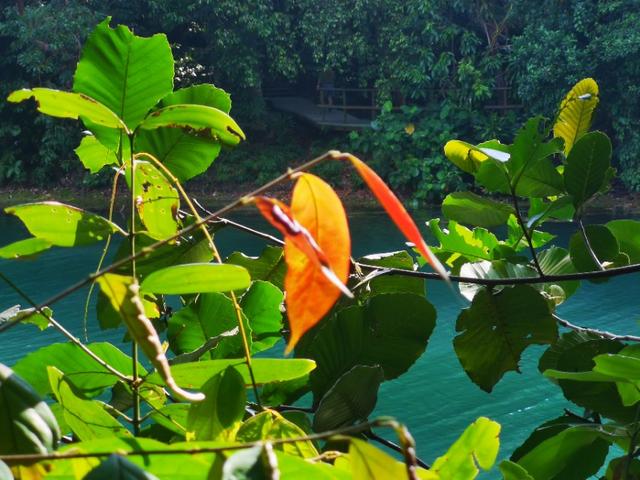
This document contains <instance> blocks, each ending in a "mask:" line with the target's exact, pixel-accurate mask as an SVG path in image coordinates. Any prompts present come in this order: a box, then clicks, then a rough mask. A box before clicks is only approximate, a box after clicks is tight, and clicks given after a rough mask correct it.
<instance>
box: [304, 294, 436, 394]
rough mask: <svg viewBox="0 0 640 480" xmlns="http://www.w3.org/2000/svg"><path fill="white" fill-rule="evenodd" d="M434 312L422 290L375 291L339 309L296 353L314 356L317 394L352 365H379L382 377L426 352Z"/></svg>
mask: <svg viewBox="0 0 640 480" xmlns="http://www.w3.org/2000/svg"><path fill="white" fill-rule="evenodd" d="M435 318H436V312H435V309H434V308H433V306H432V305H431V304H430V303H429V302H428V301H427V300H426V299H425V298H424V296H423V295H413V294H408V293H394V294H384V295H376V296H375V297H372V298H370V299H369V300H368V301H367V302H366V303H365V304H364V305H362V306H359V305H354V306H351V307H348V308H345V309H343V310H340V311H339V312H337V314H336V315H334V316H332V317H331V318H330V319H329V320H328V321H327V322H326V323H324V324H323V325H322V326H321V327H320V328H319V329H318V330H317V331H314V336H313V338H312V339H310V340H309V343H306V341H305V344H304V345H303V344H301V347H302V348H301V349H300V351H296V354H297V355H303V356H309V357H311V358H313V359H315V360H316V361H317V362H318V368H317V370H315V371H314V372H313V373H312V374H311V383H312V387H313V392H314V395H315V400H316V402H318V401H319V400H320V398H321V397H322V396H323V395H324V394H325V392H327V391H328V390H329V389H330V388H331V386H332V385H333V384H334V383H335V382H336V381H337V380H338V378H340V377H341V376H342V375H343V374H345V373H346V372H348V371H349V370H351V368H353V367H354V366H355V365H380V366H381V367H382V369H383V370H384V377H385V380H390V379H393V378H396V377H398V376H399V375H401V374H403V373H404V372H406V371H407V370H408V369H409V367H411V365H413V363H414V362H415V361H416V360H417V359H418V357H420V355H422V353H423V352H424V350H425V348H426V346H427V341H428V340H429V336H430V335H431V332H432V330H433V328H434V326H435Z"/></svg>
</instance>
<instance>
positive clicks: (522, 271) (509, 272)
mask: <svg viewBox="0 0 640 480" xmlns="http://www.w3.org/2000/svg"><path fill="white" fill-rule="evenodd" d="M460 275H461V276H463V277H468V278H483V279H484V278H486V279H499V278H526V277H529V278H531V277H535V276H536V271H535V270H534V269H533V267H530V266H529V265H522V264H518V263H511V262H506V261H504V260H494V261H493V262H487V261H483V262H474V263H465V264H464V265H462V267H461V268H460ZM458 288H459V289H460V293H461V294H462V295H463V296H464V297H465V298H466V299H467V300H469V301H472V300H473V297H475V295H476V293H478V292H479V291H482V290H483V289H484V288H485V287H483V286H482V285H478V284H477V283H464V282H460V283H459V284H458ZM504 288H505V286H503V285H499V286H496V287H493V290H492V291H493V292H494V293H496V292H499V291H502V290H503V289H504Z"/></svg>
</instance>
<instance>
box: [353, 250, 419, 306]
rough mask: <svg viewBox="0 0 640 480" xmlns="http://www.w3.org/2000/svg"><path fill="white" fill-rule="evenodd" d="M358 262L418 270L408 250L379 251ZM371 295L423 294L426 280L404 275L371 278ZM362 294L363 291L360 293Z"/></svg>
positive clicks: (381, 268)
mask: <svg viewBox="0 0 640 480" xmlns="http://www.w3.org/2000/svg"><path fill="white" fill-rule="evenodd" d="M358 263H361V264H364V265H372V266H376V267H380V270H383V271H384V269H385V268H401V269H403V270H417V265H416V264H415V262H414V260H413V257H412V256H411V255H410V254H409V252H407V251H406V250H400V251H398V252H388V253H377V254H373V255H367V256H366V257H361V258H359V259H358ZM368 283H369V293H370V295H379V294H381V293H413V294H416V295H423V294H424V291H425V281H424V280H423V279H421V278H413V277H408V276H403V275H382V276H378V277H374V278H372V279H371V280H369V282H368ZM360 296H362V293H360Z"/></svg>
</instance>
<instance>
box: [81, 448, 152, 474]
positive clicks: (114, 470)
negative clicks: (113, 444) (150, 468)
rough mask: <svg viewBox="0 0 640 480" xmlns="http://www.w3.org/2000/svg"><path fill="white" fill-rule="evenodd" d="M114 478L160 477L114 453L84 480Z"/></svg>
mask: <svg viewBox="0 0 640 480" xmlns="http://www.w3.org/2000/svg"><path fill="white" fill-rule="evenodd" d="M105 478H113V479H118V480H158V477H156V476H155V475H151V474H150V473H148V472H145V471H144V470H143V469H141V468H140V467H138V466H137V465H136V464H134V463H131V462H130V461H129V460H127V459H126V458H124V457H121V456H120V455H116V454H112V455H110V456H109V457H107V459H106V460H103V461H102V463H101V464H100V465H98V466H97V467H96V468H94V469H93V470H91V471H90V472H89V473H88V474H87V475H86V476H85V477H84V480H104V479H105Z"/></svg>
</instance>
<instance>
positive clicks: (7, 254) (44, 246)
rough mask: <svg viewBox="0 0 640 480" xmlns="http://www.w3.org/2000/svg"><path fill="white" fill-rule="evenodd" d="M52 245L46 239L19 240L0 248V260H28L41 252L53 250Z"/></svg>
mask: <svg viewBox="0 0 640 480" xmlns="http://www.w3.org/2000/svg"><path fill="white" fill-rule="evenodd" d="M51 246H52V244H51V242H50V241H49V240H45V239H44V238H35V237H34V238H27V239H25V240H18V241H17V242H13V243H10V244H9V245H5V246H4V247H1V248H0V258H6V259H20V260H22V259H26V258H29V257H35V256H36V255H38V254H39V253H41V252H44V251H45V250H48V249H49V248H51Z"/></svg>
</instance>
